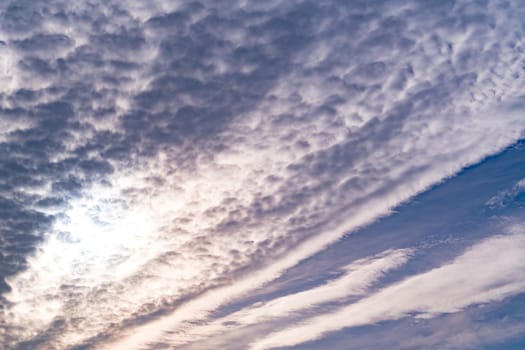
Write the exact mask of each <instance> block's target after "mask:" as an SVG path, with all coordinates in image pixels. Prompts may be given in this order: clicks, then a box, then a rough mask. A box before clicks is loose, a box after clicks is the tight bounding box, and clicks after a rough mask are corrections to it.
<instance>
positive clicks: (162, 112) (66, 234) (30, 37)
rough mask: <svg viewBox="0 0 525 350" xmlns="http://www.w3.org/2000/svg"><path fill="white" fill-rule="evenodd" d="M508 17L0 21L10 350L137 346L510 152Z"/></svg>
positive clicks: (325, 12)
mask: <svg viewBox="0 0 525 350" xmlns="http://www.w3.org/2000/svg"><path fill="white" fill-rule="evenodd" d="M431 5H432V6H431ZM498 6H499V5H498V4H497V3H496V2H491V1H489V2H487V3H484V4H481V3H480V4H477V3H476V4H470V3H463V2H456V3H452V2H440V3H439V4H437V3H435V2H432V4H429V3H428V2H425V3H421V2H409V3H406V2H403V3H402V4H401V3H400V2H399V3H398V2H395V1H394V2H382V1H378V2H375V3H374V4H372V5H368V4H366V3H365V2H355V3H353V4H352V5H351V6H350V5H349V4H346V3H342V2H339V1H329V2H323V3H322V4H321V3H315V2H310V1H294V2H284V1H274V2H271V3H269V2H266V3H265V4H255V3H250V2H244V1H238V2H234V3H231V2H228V3H226V2H214V3H213V4H211V3H210V4H201V3H197V2H194V3H189V4H175V3H169V2H166V1H154V2H153V3H152V4H151V5H148V6H144V5H143V4H140V3H138V2H136V1H123V2H118V3H117V2H113V1H108V2H92V3H89V4H87V3H85V4H77V3H69V2H62V1H50V2H46V3H45V4H44V3H38V4H35V3H33V2H29V1H16V2H14V1H11V2H6V3H5V4H2V5H1V14H0V16H1V18H2V21H1V23H2V24H1V27H0V31H1V32H0V34H1V36H0V40H1V43H0V50H1V51H2V55H0V56H1V57H2V58H1V61H0V80H1V81H2V82H6V84H5V85H4V84H2V86H1V87H0V89H2V90H1V101H2V108H1V110H0V126H1V127H2V131H0V142H1V143H0V169H2V170H1V172H2V174H1V175H2V176H1V177H0V188H1V192H0V200H1V201H0V203H1V205H2V207H3V208H6V210H4V211H2V224H3V228H2V229H3V230H5V232H4V231H2V240H0V253H1V254H0V265H1V266H3V267H2V274H1V277H2V279H1V282H0V283H2V284H1V285H0V288H1V290H2V291H3V292H4V291H5V293H4V294H3V298H4V299H2V304H3V305H5V307H3V308H2V310H1V311H0V312H1V316H2V317H0V318H1V319H3V320H5V321H4V323H2V324H0V329H1V331H2V332H3V334H6V335H7V336H6V339H7V341H6V344H7V347H10V348H14V349H17V348H18V349H21V348H24V346H26V347H27V346H33V347H34V348H38V347H41V348H46V347H47V348H52V347H55V348H68V347H73V346H77V345H78V346H83V345H86V346H87V345H93V344H96V345H97V346H99V345H100V344H98V343H97V342H100V343H104V342H105V341H107V340H108V338H113V337H114V338H115V339H117V340H118V339H120V338H119V337H120V335H122V334H124V333H126V332H127V331H129V329H132V330H133V332H135V330H136V329H135V328H133V327H132V326H137V327H139V328H140V326H141V325H142V326H144V328H140V331H137V332H136V334H138V336H140V337H142V341H144V342H145V343H147V342H149V341H151V339H150V338H153V337H154V336H157V335H158V336H160V337H161V336H162V334H163V332H164V331H165V330H169V329H173V328H174V327H177V326H178V325H179V324H184V322H186V321H188V320H193V321H195V320H202V319H206V318H207V317H208V316H209V314H210V313H211V312H212V311H214V310H215V309H216V308H218V307H219V306H221V305H223V304H225V303H228V302H230V301H232V300H234V299H235V298H241V297H243V296H245V295H246V294H248V293H249V292H250V291H253V290H254V289H255V288H257V287H259V286H261V285H264V284H266V283H269V282H271V281H272V280H273V279H275V278H277V277H278V276H280V275H281V274H282V273H283V272H284V271H286V270H287V269H289V268H291V267H293V266H294V265H296V264H297V263H298V262H300V261H302V260H303V259H305V258H308V257H310V256H312V255H313V254H315V253H317V252H319V251H320V250H322V249H324V248H325V247H326V246H328V245H329V244H333V243H334V242H337V240H338V239H340V238H341V237H342V236H343V235H345V234H347V233H349V232H352V231H354V230H356V229H358V228H359V227H362V226H364V225H367V224H369V223H371V222H373V221H374V220H377V219H378V218H379V217H382V216H385V215H388V214H389V213H390V212H391V210H393V209H394V208H395V207H396V206H398V205H400V204H401V203H404V202H406V201H407V200H409V199H410V198H411V197H413V196H414V195H416V194H417V193H420V192H421V191H424V190H426V189H428V188H430V187H431V186H433V185H434V184H436V183H437V182H440V181H443V180H444V179H446V178H447V177H450V176H453V175H454V174H455V173H457V172H458V171H459V170H461V169H462V168H463V167H465V166H467V165H469V164H473V163H475V162H478V161H480V160H481V159H483V158H484V157H486V156H487V155H490V154H493V153H495V152H498V151H500V150H501V149H503V148H504V147H506V146H508V145H509V144H512V143H513V142H515V141H516V140H517V139H519V138H520V137H522V136H523V130H524V129H525V122H524V120H523V118H522V112H521V111H523V99H522V97H520V96H521V95H522V93H521V91H522V88H523V83H522V81H521V80H520V79H516V75H517V74H520V73H521V72H522V66H521V62H520V60H519V57H521V54H522V37H523V36H522V35H521V33H520V32H519V31H517V30H516V29H515V28H518V27H516V24H519V23H521V18H522V17H523V16H522V14H523V7H522V6H520V5H519V4H511V7H510V8H509V9H499V8H498ZM429 8H431V9H432V11H429V10H428V9H429ZM394 33H397V34H395V35H394ZM3 53H5V55H4V54H3ZM4 126H5V127H4ZM4 223H5V225H4ZM4 266H5V267H4ZM4 281H5V282H4ZM4 300H5V302H4ZM181 309H182V310H189V311H188V312H187V313H184V312H181V313H178V311H177V310H181ZM195 310H197V311H199V312H194V311H195ZM175 311H177V312H175ZM174 312H175V313H174ZM152 320H160V321H159V322H160V325H159V323H155V322H150V321H152ZM115 339H110V340H111V341H113V340H115ZM28 344H29V345H28ZM116 344H117V345H116V346H121V344H120V343H116ZM119 344H120V345H119ZM133 344H134V345H136V346H139V345H140V344H138V343H133ZM100 346H102V345H100Z"/></svg>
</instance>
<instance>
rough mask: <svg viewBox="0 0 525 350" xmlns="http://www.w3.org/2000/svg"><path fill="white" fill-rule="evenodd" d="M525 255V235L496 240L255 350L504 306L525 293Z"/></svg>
mask: <svg viewBox="0 0 525 350" xmlns="http://www.w3.org/2000/svg"><path fill="white" fill-rule="evenodd" d="M520 230H521V231H523V229H522V228H521V229H520ZM524 254H525V234H524V233H523V232H520V233H515V234H509V235H502V236H494V237H491V238H489V239H486V240H485V241H483V242H481V243H478V244H476V245H474V246H473V247H471V248H470V249H468V250H467V251H466V252H465V253H464V254H462V255H460V256H459V257H457V258H456V259H454V261H452V262H451V263H449V264H446V265H443V266H441V267H439V268H436V269H433V270H430V271H428V272H425V273H422V274H420V275H416V276H413V277H409V278H407V279H406V280H404V281H402V282H400V283H397V284H394V285H391V286H388V287H386V288H384V289H383V290H381V291H379V292H377V293H376V294H373V295H371V296H370V297H367V298H365V299H363V300H360V301H359V302H357V303H355V304H351V305H349V306H346V307H344V308H341V309H340V310H337V311H336V312H333V313H330V314H325V315H321V316H316V317H313V318H311V319H307V320H304V321H303V322H302V323H301V324H299V325H297V326H294V327H290V328H288V329H285V330H283V331H280V332H275V333H273V334H270V335H269V336H267V337H264V338H263V339H261V340H259V341H256V342H254V343H253V344H252V345H251V349H253V350H262V349H271V348H273V347H280V346H292V345H298V344H301V343H304V342H307V341H311V340H315V339H319V338H320V337H322V336H323V335H325V334H326V333H328V332H333V331H337V330H340V329H343V328H347V327H356V326H363V325H370V324H374V323H377V322H381V321H387V320H396V319H399V318H402V317H407V316H409V315H414V317H417V318H432V317H435V316H437V315H439V314H443V313H453V312H458V311H460V310H462V309H464V308H466V307H468V306H471V305H476V304H482V303H489V302H495V301H501V300H503V299H504V298H507V297H509V296H512V295H515V294H518V293H522V292H523V291H524V290H525V263H524V262H523V259H521V257H522V256H523V255H524Z"/></svg>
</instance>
